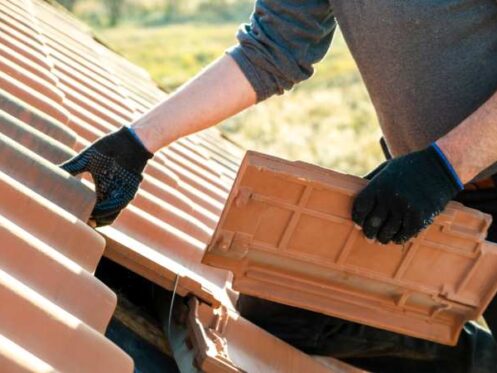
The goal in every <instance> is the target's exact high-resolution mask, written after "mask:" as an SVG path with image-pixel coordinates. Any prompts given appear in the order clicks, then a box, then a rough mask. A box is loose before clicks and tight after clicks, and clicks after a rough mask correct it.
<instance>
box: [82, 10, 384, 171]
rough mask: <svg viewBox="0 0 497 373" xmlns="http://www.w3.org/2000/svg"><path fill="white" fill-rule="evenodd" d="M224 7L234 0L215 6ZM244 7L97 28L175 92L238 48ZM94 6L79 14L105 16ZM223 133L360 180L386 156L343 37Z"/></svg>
mask: <svg viewBox="0 0 497 373" xmlns="http://www.w3.org/2000/svg"><path fill="white" fill-rule="evenodd" d="M181 1H183V0H181ZM223 1H224V3H225V4H227V3H228V2H230V0H216V1H215V2H216V3H222V2H223ZM238 1H240V2H241V3H243V4H244V5H243V6H244V7H245V8H244V9H245V10H244V11H243V12H242V11H241V10H237V12H239V13H237V14H238V15H237V17H234V16H233V14H232V13H229V12H228V11H226V12H225V13H224V16H222V17H221V16H220V18H218V19H216V17H215V14H213V13H212V12H209V11H208V10H209V9H211V10H212V8H209V7H207V8H206V7H205V6H204V8H201V7H200V5H201V4H200V5H199V7H200V8H199V7H197V8H195V9H193V8H191V9H190V10H188V9H186V10H185V9H183V13H181V14H178V15H177V16H176V18H174V19H173V20H169V21H167V22H166V21H165V20H164V19H163V18H161V17H162V15H160V14H158V13H157V12H155V13H154V12H145V11H144V13H143V16H142V17H141V18H140V19H139V20H137V18H136V17H135V18H131V19H128V20H127V21H122V22H121V24H119V25H118V26H117V27H115V28H102V27H97V35H98V37H99V38H100V39H102V40H103V41H104V42H105V43H107V45H109V46H110V47H111V48H113V49H114V50H116V51H117V52H119V53H121V54H122V55H124V56H125V57H127V58H129V59H130V60H131V61H133V62H135V63H137V64H138V65H140V66H143V67H144V68H145V69H147V70H148V71H149V72H150V74H151V75H152V77H153V78H154V80H155V81H157V82H158V84H159V85H160V86H161V87H162V88H163V89H165V90H166V91H171V90H173V89H174V88H176V87H177V86H178V85H180V84H181V83H183V82H184V81H186V80H187V79H188V78H190V77H192V76H193V75H195V74H196V73H197V72H198V71H200V70H201V69H202V68H203V67H205V66H206V65H207V64H208V63H210V62H211V61H213V60H214V59H215V58H217V57H218V56H220V55H221V54H222V53H223V52H224V51H225V49H227V48H229V47H230V46H231V45H234V44H235V43H236V39H235V33H236V30H237V27H238V24H239V23H241V22H242V21H244V20H246V19H248V10H247V4H248V2H247V1H245V2H243V1H242V0H238ZM91 3H95V0H91V1H84V0H80V4H79V5H78V7H77V8H76V11H77V13H80V14H83V18H84V19H86V20H88V19H90V20H91V18H92V17H91V14H96V13H98V12H94V13H92V12H91V7H89V6H90V5H89V4H91ZM152 3H153V1H152ZM186 3H188V1H186V2H185V3H182V4H186ZM231 3H232V4H234V3H233V2H231ZM142 4H147V2H142ZM150 6H151V7H152V5H150ZM237 6H240V5H237ZM242 8H243V7H242ZM192 9H193V10H192ZM199 9H203V11H202V12H200V11H199ZM237 9H238V8H237ZM240 9H241V8H240ZM83 11H84V12H83ZM128 13H129V12H128ZM135 13H136V12H135ZM124 14H127V13H126V12H124ZM161 14H162V13H161ZM226 14H228V15H226ZM97 18H98V17H97V16H94V19H97ZM233 18H236V19H233ZM207 20H209V22H207ZM173 21H174V22H173ZM214 21H216V22H214ZM97 23H99V22H97ZM99 24H100V25H101V24H102V23H99ZM94 25H95V23H94ZM220 128H221V129H222V130H223V131H224V132H225V133H226V134H227V135H228V136H229V137H230V138H231V139H233V140H234V141H235V142H237V143H239V144H240V145H241V146H243V147H244V148H248V149H255V150H259V151H262V152H265V153H270V154H274V155H278V156H281V157H284V158H288V159H299V160H304V161H308V162H313V163H317V164H320V165H323V166H326V167H330V168H334V169H337V170H341V171H346V172H350V173H355V174H363V173H365V172H367V171H368V170H370V169H372V168H373V167H374V166H375V165H376V164H377V163H378V162H380V160H381V157H382V156H381V150H380V147H379V146H378V139H379V137H380V132H379V128H378V126H377V120H376V117H375V115H374V110H373V108H372V105H371V103H370V101H369V98H368V95H367V93H366V90H365V88H364V85H363V83H362V81H361V78H360V75H359V73H358V71H357V68H356V66H355V64H354V62H353V60H352V57H351V56H350V53H349V51H348V49H347V47H346V45H345V42H344V40H343V38H342V36H341V35H340V33H338V34H337V35H336V38H335V40H334V42H333V45H332V48H331V50H330V52H329V53H328V55H327V56H326V57H325V59H324V60H323V61H322V62H321V63H320V64H319V65H317V66H316V74H315V75H314V76H313V77H312V78H311V79H310V80H308V81H306V82H304V83H302V84H300V85H299V86H298V87H296V88H295V89H294V90H293V91H291V92H289V93H287V94H286V95H284V96H281V97H274V98H271V99H270V100H268V101H266V102H264V103H261V104H258V105H257V106H255V107H254V108H252V109H250V110H247V111H246V112H244V113H242V114H240V115H238V116H236V117H235V118H233V119H230V120H228V121H226V122H225V123H222V124H221V126H220Z"/></svg>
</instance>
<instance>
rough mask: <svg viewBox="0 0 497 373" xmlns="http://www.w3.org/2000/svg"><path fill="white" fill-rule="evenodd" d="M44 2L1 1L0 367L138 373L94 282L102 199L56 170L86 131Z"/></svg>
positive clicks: (110, 306) (106, 295) (110, 298)
mask: <svg viewBox="0 0 497 373" xmlns="http://www.w3.org/2000/svg"><path fill="white" fill-rule="evenodd" d="M44 8H45V5H42V3H37V2H31V1H7V0H5V1H0V81H1V82H0V240H1V241H2V243H3V245H2V250H1V252H0V300H1V304H2V307H1V309H0V335H1V337H0V367H1V368H0V370H1V371H2V372H7V373H10V372H102V373H104V372H105V373H106V372H132V371H133V361H132V359H131V358H130V357H129V356H127V355H126V354H125V353H124V352H123V351H121V350H120V349H119V348H118V347H117V346H115V345H114V344H113V343H112V342H110V341H109V340H108V339H107V338H105V336H104V332H105V330H106V328H107V325H108V323H109V320H110V318H111V316H112V314H113V312H114V309H115V306H116V295H115V294H114V293H113V292H112V291H111V290H110V289H109V288H107V287H106V286H105V285H104V284H103V283H101V282H100V281H99V280H98V279H96V278H95V277H94V276H93V273H94V271H95V269H96V266H97V264H98V262H99V260H100V258H101V257H102V255H103V253H104V248H105V240H104V238H103V237H102V236H101V235H99V234H98V233H97V232H95V231H94V230H92V229H91V228H89V227H88V226H87V225H86V221H87V220H88V217H89V215H90V212H91V210H92V208H93V205H94V203H95V197H94V193H93V192H92V190H91V189H90V188H88V186H86V185H84V184H83V183H82V182H81V181H80V180H77V179H75V178H73V177H71V176H69V175H67V174H66V173H65V172H62V171H61V170H60V169H59V168H58V167H57V166H56V165H55V164H56V163H60V162H62V161H64V160H66V159H68V158H69V157H71V156H72V155H74V154H75V151H74V148H75V147H76V145H77V142H78V135H77V133H76V132H74V130H72V129H71V128H70V127H69V126H68V125H67V124H68V121H69V120H70V113H69V112H68V110H67V109H66V108H65V106H64V105H63V103H64V97H65V96H64V93H63V91H62V90H61V89H60V82H59V80H58V78H57V76H56V75H55V73H54V62H53V60H52V57H51V55H50V53H49V51H48V49H47V47H46V43H45V39H44V36H43V35H42V32H41V29H40V24H41V23H42V22H41V20H40V16H39V15H40V12H41V11H42V9H44Z"/></svg>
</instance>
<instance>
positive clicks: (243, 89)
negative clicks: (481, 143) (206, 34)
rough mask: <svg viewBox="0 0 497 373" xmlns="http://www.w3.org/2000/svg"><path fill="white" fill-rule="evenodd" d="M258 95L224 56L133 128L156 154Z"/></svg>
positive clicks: (239, 71) (216, 121)
mask: <svg viewBox="0 0 497 373" xmlns="http://www.w3.org/2000/svg"><path fill="white" fill-rule="evenodd" d="M256 100H257V99H256V93H255V91H254V89H253V88H252V86H251V85H250V83H249V82H248V80H247V79H246V78H245V76H244V75H243V73H242V71H241V70H240V68H239V67H238V65H237V64H236V63H235V61H234V60H233V59H232V58H231V57H229V56H223V57H222V58H220V59H219V60H217V61H216V62H214V63H213V64H212V65H210V66H209V67H208V68H207V69H206V70H204V71H202V72H201V73H200V74H199V75H197V76H196V77H195V78H193V79H192V80H190V81H189V82H188V83H186V84H185V85H183V86H182V87H180V88H179V89H178V90H177V91H176V92H175V93H173V94H172V95H171V96H169V97H168V98H167V99H166V100H165V101H163V102H162V103H160V104H159V105H158V106H156V107H155V108H154V109H152V110H151V111H149V112H148V113H146V114H145V115H144V116H143V117H141V118H140V119H138V120H137V121H135V122H134V123H133V125H132V127H133V128H134V130H135V131H136V133H137V134H138V136H139V137H140V139H141V140H142V141H143V143H144V144H145V146H146V147H147V149H148V150H149V151H151V152H155V151H157V150H159V149H161V148H162V147H164V146H167V145H168V144H170V143H171V142H173V141H174V140H177V139H179V138H181V137H183V136H186V135H189V134H191V133H195V132H198V131H200V130H202V129H205V128H208V127H211V126H213V125H216V124H217V123H219V122H221V121H222V120H224V119H226V118H229V117H231V116H232V115H235V114H236V113H238V112H240V111H242V110H243V109H245V108H247V107H249V106H251V105H253V104H255V103H256Z"/></svg>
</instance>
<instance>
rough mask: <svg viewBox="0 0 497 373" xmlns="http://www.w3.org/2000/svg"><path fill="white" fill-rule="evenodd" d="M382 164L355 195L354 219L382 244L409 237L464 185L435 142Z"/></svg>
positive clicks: (397, 241)
mask: <svg viewBox="0 0 497 373" xmlns="http://www.w3.org/2000/svg"><path fill="white" fill-rule="evenodd" d="M382 166H383V167H382V168H381V169H380V170H379V172H377V173H376V174H375V175H374V176H373V178H372V179H371V181H370V182H369V184H368V185H367V186H366V187H365V188H364V189H363V190H362V191H361V192H360V193H359V195H358V196H357V197H356V199H355V201H354V205H353V208H352V220H353V221H354V222H355V223H356V224H358V225H360V226H361V227H362V230H363V232H364V235H365V236H366V237H368V238H370V239H374V238H376V239H377V240H378V241H379V242H381V243H383V244H386V243H389V242H390V241H393V242H395V243H397V244H402V243H405V242H406V241H408V240H409V239H410V238H412V237H413V236H415V235H416V234H418V233H419V232H420V231H421V230H422V229H424V228H426V227H427V226H428V225H429V224H431V223H432V221H433V218H434V217H435V216H436V215H438V214H439V213H440V212H441V211H442V210H443V209H444V208H445V206H446V205H447V203H449V201H450V200H451V199H452V198H453V197H454V196H455V195H456V194H457V193H458V192H459V191H460V190H462V189H463V185H462V183H461V181H460V180H459V177H458V176H457V174H456V172H455V171H454V169H453V168H452V166H451V165H450V163H449V161H448V160H447V158H446V157H445V155H444V154H443V153H442V151H441V150H440V149H439V148H438V146H437V145H436V144H432V145H430V146H429V147H428V148H426V149H424V150H421V151H417V152H414V153H411V154H407V155H404V156H402V157H399V158H395V159H392V160H390V161H388V162H386V164H384V165H382Z"/></svg>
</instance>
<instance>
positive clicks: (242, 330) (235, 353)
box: [172, 299, 364, 373]
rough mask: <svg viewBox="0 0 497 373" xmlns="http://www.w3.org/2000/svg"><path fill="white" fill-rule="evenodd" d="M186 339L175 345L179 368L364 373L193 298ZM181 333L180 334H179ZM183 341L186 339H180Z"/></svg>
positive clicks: (216, 372) (258, 372)
mask: <svg viewBox="0 0 497 373" xmlns="http://www.w3.org/2000/svg"><path fill="white" fill-rule="evenodd" d="M186 325H187V328H188V334H184V336H183V341H184V342H183V341H182V340H181V339H182V338H181V337H180V336H179V334H181V331H176V332H175V333H174V334H175V335H176V338H174V339H175V343H174V344H173V345H172V348H173V350H174V355H175V357H176V360H177V361H178V365H179V366H180V368H183V369H184V371H191V370H192V369H193V367H197V368H198V369H199V370H200V371H202V372H205V373H219V372H223V373H241V372H250V373H280V372H288V373H300V372H313V373H325V372H328V373H329V372H334V373H361V372H364V371H362V370H359V369H356V368H353V367H351V366H349V365H346V364H344V363H341V362H339V361H337V360H335V359H333V358H327V359H326V360H325V361H322V360H318V359H314V358H312V357H311V356H309V355H306V354H304V353H302V352H300V351H298V350H296V349H294V348H292V347H290V346H289V345H288V344H286V343H284V342H283V341H281V340H279V339H278V338H276V337H274V336H272V335H271V334H269V333H267V332H265V331H264V330H262V329H260V328H259V327H257V326H256V325H254V324H252V323H250V322H249V321H247V320H245V319H244V318H243V317H241V316H239V315H237V314H235V313H232V312H231V311H225V312H223V311H222V310H216V309H213V308H211V307H209V306H208V305H206V304H204V303H200V302H198V300H196V299H192V300H191V301H190V302H189V314H188V320H187V322H186ZM178 337H180V338H178ZM181 342H183V343H181Z"/></svg>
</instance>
